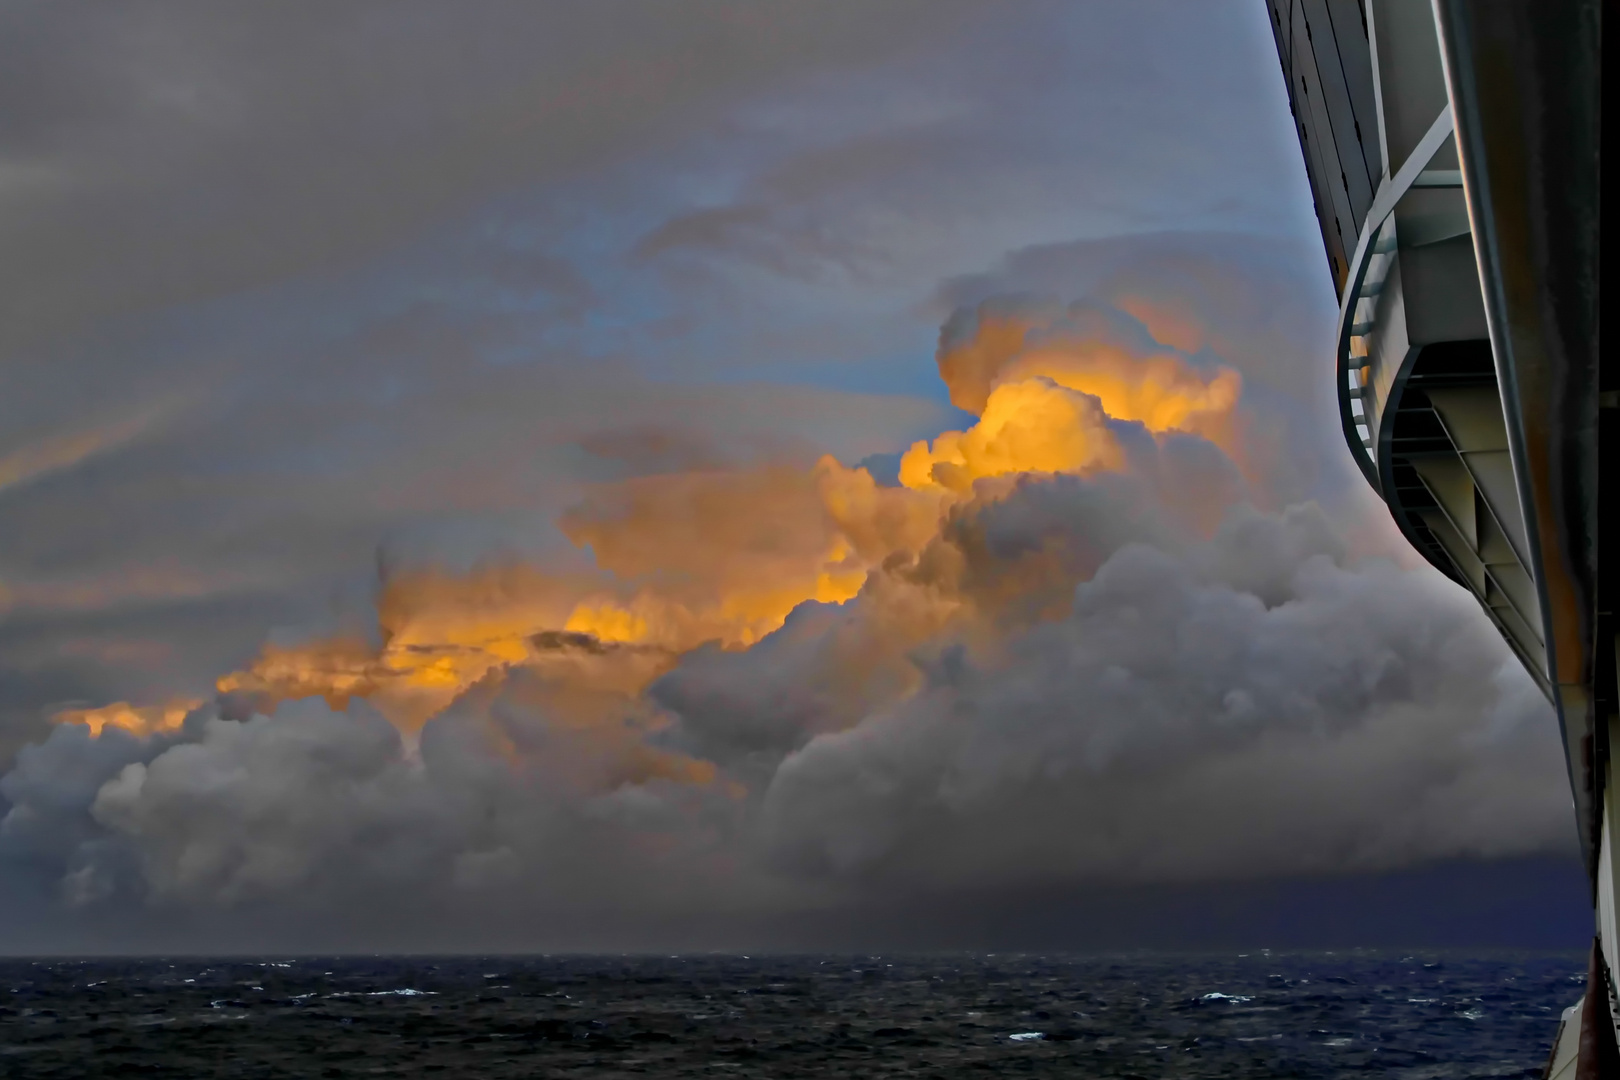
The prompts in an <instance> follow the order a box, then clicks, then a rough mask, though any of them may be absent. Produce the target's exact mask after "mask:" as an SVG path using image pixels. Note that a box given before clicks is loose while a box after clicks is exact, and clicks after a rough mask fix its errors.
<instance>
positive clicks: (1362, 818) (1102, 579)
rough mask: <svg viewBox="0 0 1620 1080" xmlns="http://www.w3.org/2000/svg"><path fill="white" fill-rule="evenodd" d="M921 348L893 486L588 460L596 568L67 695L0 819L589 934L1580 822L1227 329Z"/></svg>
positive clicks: (1354, 859) (476, 919) (417, 605)
mask: <svg viewBox="0 0 1620 1080" xmlns="http://www.w3.org/2000/svg"><path fill="white" fill-rule="evenodd" d="M938 361H939V368H940V373H941V376H942V377H943V378H944V380H945V382H946V384H947V385H948V387H949V390H950V395H951V399H952V401H953V402H954V403H955V404H956V405H958V406H959V407H960V408H962V409H964V410H966V411H967V412H969V413H971V414H973V415H974V417H975V418H976V419H975V420H974V422H973V423H971V424H969V425H966V426H965V427H964V429H963V430H960V431H947V432H943V433H940V434H939V435H937V436H936V437H935V438H933V439H931V440H926V441H922V442H918V443H916V444H915V445H913V446H911V447H910V448H909V449H908V450H905V451H904V453H903V455H902V456H901V459H900V464H899V482H898V483H897V484H892V485H891V484H885V483H880V482H879V481H878V480H876V479H874V477H873V476H872V475H871V473H870V472H869V471H868V470H867V469H864V468H851V467H849V466H846V465H844V464H841V463H839V462H838V461H835V460H832V459H831V458H826V459H823V460H821V461H820V462H819V463H816V464H814V465H813V466H809V467H791V466H786V465H781V464H773V465H768V466H761V467H758V468H697V469H693V470H689V471H684V472H673V473H663V474H659V475H650V476H642V477H635V478H631V479H628V480H623V481H618V482H615V483H611V484H606V485H603V486H601V487H599V488H598V489H596V490H594V491H593V492H592V493H591V494H590V496H589V497H588V498H587V499H586V500H585V501H583V502H582V503H581V504H580V505H578V506H576V507H575V508H574V509H572V510H571V511H569V512H568V513H567V514H566V515H565V516H564V517H563V519H562V520H561V522H560V525H561V527H562V529H563V531H564V533H565V534H566V535H567V536H568V537H569V538H570V539H571V540H572V541H573V542H574V543H575V544H576V545H578V546H579V547H580V548H582V549H586V550H588V551H589V553H590V554H591V556H592V558H593V559H594V566H595V569H594V570H593V571H590V572H584V573H581V572H567V573H563V572H553V571H551V570H548V569H547V568H545V567H534V566H522V565H491V566H487V567H484V568H481V569H478V570H475V571H473V572H471V573H468V574H453V573H449V572H447V571H439V570H427V569H423V570H412V571H399V572H396V573H394V574H392V575H391V576H390V577H389V578H388V580H387V581H386V582H385V583H384V586H383V588H382V590H381V593H380V597H379V601H378V619H377V631H376V634H375V635H374V636H371V637H355V638H341V639H330V640H316V641H308V642H305V643H303V644H291V645H288V644H280V645H276V646H266V647H265V649H264V650H263V652H262V653H261V654H260V655H259V656H258V658H257V659H256V660H255V661H254V662H253V663H252V664H251V665H249V666H248V667H246V668H245V669H244V670H241V671H236V672H231V673H226V674H224V675H222V676H221V677H220V679H219V681H218V694H217V696H216V697H215V698H214V699H213V700H210V701H206V702H196V701H175V702H168V703H164V702H147V703H133V704H132V703H128V702H120V703H116V704H113V705H108V706H106V707H104V708H100V709H80V710H77V711H72V712H66V713H63V714H61V715H60V716H59V720H60V721H61V723H60V724H59V725H58V726H57V727H56V728H55V729H54V730H53V731H52V733H51V735H50V737H49V739H47V740H46V741H45V742H43V743H42V744H40V745H36V746H32V747H29V748H28V749H26V750H25V751H24V752H23V753H22V754H21V756H20V757H19V758H18V760H17V763H16V765H15V767H14V768H13V770H12V771H11V772H10V773H9V774H8V775H7V776H5V778H4V779H3V780H0V791H3V792H4V795H5V797H6V798H7V799H8V800H9V801H10V810H9V812H8V813H7V815H6V817H5V819H4V822H3V824H0V844H3V851H4V854H5V858H7V859H8V860H10V861H11V863H12V865H13V866H14V867H18V868H21V867H24V866H26V867H27V868H29V869H30V870H31V872H32V874H33V880H38V881H42V882H44V883H46V886H47V887H48V889H49V890H50V893H51V896H52V898H53V899H52V902H53V903H55V904H58V905H59V906H60V907H61V908H62V909H63V910H67V911H76V912H78V913H80V917H83V918H86V919H102V920H105V919H119V918H125V919H129V918H137V917H153V918H156V917H159V916H165V915H167V916H175V915H176V914H177V913H178V915H181V916H185V917H203V916H206V917H209V918H215V917H223V916H222V915H221V913H227V914H228V913H230V912H264V911H281V912H289V913H293V915H298V916H299V917H301V915H300V913H302V915H307V914H310V913H320V914H323V915H324V916H327V917H333V918H338V917H342V918H350V919H353V918H354V913H356V912H368V913H372V914H371V915H369V916H368V918H376V919H381V920H383V921H387V920H396V921H397V923H398V925H401V926H415V927H435V928H438V929H440V930H442V929H443V928H444V927H445V926H458V925H460V926H468V927H475V926H479V927H481V926H489V925H495V924H499V925H504V926H508V927H516V928H517V929H516V930H514V931H513V933H514V934H516V937H512V938H509V939H506V940H507V941H508V943H511V942H521V941H532V942H534V943H563V944H566V943H567V942H566V940H561V941H559V939H558V938H557V936H556V928H557V927H576V928H577V927H582V926H590V927H594V928H595V931H596V932H599V933H606V934H608V935H609V936H610V937H611V928H612V927H613V926H617V925H622V926H630V925H637V926H641V927H643V928H645V927H646V926H649V925H652V926H667V927H674V926H678V925H680V922H681V920H682V919H685V918H695V917H698V916H704V915H712V914H714V913H716V912H719V913H732V914H735V915H738V916H739V917H748V918H770V917H774V918H790V917H792V916H793V915H794V913H795V912H802V911H805V910H807V909H816V910H823V911H824V910H827V909H835V910H860V908H861V905H863V904H870V903H884V904H888V903H894V902H899V901H900V900H901V899H903V898H907V897H912V898H916V897H927V896H939V895H948V894H951V893H953V892H971V891H974V890H984V889H987V888H989V889H1020V888H1046V887H1070V886H1083V885H1085V884H1086V883H1143V882H1186V881H1194V880H1208V879H1230V878H1238V877H1248V876H1265V875H1291V874H1300V873H1317V872H1341V871H1346V870H1378V869H1387V868H1395V867H1401V866H1405V865H1410V864H1414V863H1418V862H1422V861H1425V860H1432V859H1437V858H1451V857H1467V856H1484V857H1489V856H1504V855H1515V854H1526V853H1534V852H1541V851H1547V850H1554V849H1558V848H1559V847H1560V845H1561V844H1562V843H1563V842H1564V839H1565V834H1566V832H1567V831H1568V830H1567V826H1568V806H1567V799H1566V797H1565V795H1564V793H1563V790H1562V787H1561V785H1560V784H1559V783H1558V781H1557V778H1558V776H1559V763H1558V761H1557V753H1558V751H1557V741H1556V740H1555V739H1554V738H1552V737H1551V735H1550V731H1549V728H1548V724H1549V718H1548V714H1547V710H1546V708H1545V706H1544V704H1543V703H1542V702H1541V701H1540V699H1539V697H1538V696H1537V695H1536V692H1535V690H1534V688H1533V687H1532V686H1531V684H1530V683H1529V681H1528V680H1527V679H1526V678H1525V677H1524V676H1523V675H1522V673H1521V672H1520V671H1519V669H1518V667H1517V665H1516V664H1515V663H1514V662H1513V661H1512V660H1511V658H1509V657H1508V655H1507V654H1506V652H1505V650H1504V649H1503V648H1502V646H1501V644H1500V643H1499V642H1498V641H1497V640H1496V638H1495V636H1494V635H1493V634H1492V632H1491V630H1490V628H1489V627H1488V626H1487V625H1485V624H1484V623H1483V622H1482V621H1481V620H1480V619H1479V617H1478V615H1477V613H1476V612H1475V610H1474V608H1473V605H1472V604H1471V602H1470V601H1469V600H1468V598H1467V597H1466V596H1464V595H1463V594H1462V593H1461V592H1460V591H1458V590H1455V589H1453V588H1451V587H1450V586H1448V585H1446V584H1445V583H1444V582H1442V581H1440V580H1439V579H1438V578H1437V577H1436V576H1435V575H1434V574H1433V573H1432V572H1430V571H1428V570H1411V569H1402V568H1400V567H1399V566H1397V565H1396V564H1395V563H1394V562H1390V561H1381V560H1362V559H1354V558H1351V557H1350V555H1349V554H1347V551H1346V549H1345V548H1344V546H1343V544H1342V543H1341V541H1340V540H1339V539H1338V538H1337V532H1336V529H1335V527H1334V525H1333V524H1332V523H1331V522H1330V520H1329V519H1328V517H1327V516H1326V515H1325V514H1324V513H1323V512H1322V511H1321V510H1319V509H1318V508H1317V507H1316V506H1315V505H1314V504H1311V503H1303V504H1294V505H1278V504H1277V499H1276V496H1275V493H1274V492H1272V491H1270V490H1268V489H1267V486H1266V482H1265V480H1264V477H1266V476H1268V475H1271V473H1272V471H1273V469H1272V465H1273V463H1270V462H1267V461H1264V460H1259V459H1258V457H1257V451H1256V450H1255V449H1254V448H1255V447H1259V446H1265V445H1267V443H1266V441H1265V440H1264V439H1254V438H1252V437H1251V435H1252V432H1253V429H1254V428H1255V427H1256V426H1257V425H1264V424H1266V423H1267V422H1268V421H1267V420H1266V418H1265V417H1264V416H1261V415H1258V414H1257V413H1255V412H1254V408H1255V407H1254V406H1251V405H1246V404H1245V400H1244V397H1243V383H1242V379H1241V377H1240V376H1239V374H1238V372H1237V371H1236V370H1234V368H1233V367H1230V366H1227V363H1226V362H1223V361H1222V360H1221V359H1219V358H1218V357H1216V356H1215V354H1214V353H1212V352H1210V351H1209V350H1207V349H1205V350H1202V351H1200V352H1198V353H1196V354H1189V353H1187V352H1185V351H1182V350H1179V349H1177V348H1175V347H1172V346H1171V345H1168V344H1165V343H1163V342H1161V341H1159V340H1156V339H1155V338H1154V336H1153V335H1152V334H1151V333H1150V332H1149V331H1148V330H1147V329H1146V327H1145V325H1144V324H1143V323H1142V322H1140V321H1138V320H1137V319H1136V318H1134V317H1132V316H1130V315H1128V314H1126V313H1125V312H1124V311H1122V310H1120V309H1119V308H1116V307H1114V306H1111V305H1108V304H1104V303H1101V302H1090V301H1087V302H1081V303H1076V304H1073V305H1070V306H1067V307H1064V306H1058V305H1049V304H1035V303H1030V302H1025V301H1019V300H1012V299H1005V298H1000V299H991V300H988V301H985V302H983V303H979V304H975V305H971V306H968V307H965V308H963V309H962V310H959V311H958V312H957V313H956V314H955V315H954V316H953V317H952V318H951V319H950V320H949V322H948V323H947V325H946V327H945V329H944V330H943V332H942V334H941V341H940V347H939V353H938ZM378 912H381V913H383V914H376V913H378ZM135 913H145V915H137V914H135ZM333 913H339V915H333ZM289 917H292V916H289ZM604 928H605V929H604ZM673 932H674V931H671V933H673ZM524 933H528V934H529V936H528V937H524ZM548 935H550V936H548ZM452 937H453V935H452ZM434 940H440V939H437V938H436V939H434ZM444 940H450V939H449V938H446V939H444ZM469 940H470V939H469ZM592 940H600V939H592Z"/></svg>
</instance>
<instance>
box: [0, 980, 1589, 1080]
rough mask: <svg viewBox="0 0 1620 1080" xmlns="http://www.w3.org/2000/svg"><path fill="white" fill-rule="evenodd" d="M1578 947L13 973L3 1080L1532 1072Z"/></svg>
mask: <svg viewBox="0 0 1620 1080" xmlns="http://www.w3.org/2000/svg"><path fill="white" fill-rule="evenodd" d="M1585 967H1586V964H1585V958H1584V957H1583V956H1580V955H1577V954H1570V953H1490V954H1481V953H1456V952H1433V953H1430V952H1424V953H1398V952H1364V951H1352V952H1290V953H1282V952H1277V953H1268V952H1253V953H1249V954H1246V955H1240V954H1236V953H1230V954H1225V955H1208V954H1204V955H1184V956H1171V955H1164V954H1121V955H1112V956H1075V955H1039V954H992V955H985V954H973V955H935V956H865V955H863V956H760V957H746V956H718V955H702V956H672V957H644V956H636V957H623V956H552V957H541V956H523V957H517V956H499V957H488V956H486V957H404V958H402V957H362V958H356V957H342V958H321V957H299V958H289V957H277V958H254V959H244V958H233V959H196V958H167V959H102V960H5V961H0V987H3V988H4V997H3V1003H0V1076H4V1077H7V1078H16V1080H22V1078H36V1077H38V1078H43V1077H62V1078H68V1077H71V1078H74V1080H79V1078H88V1077H114V1076H118V1077H128V1076H153V1077H209V1078H215V1077H266V1078H268V1077H363V1076H387V1077H396V1076H403V1077H416V1076H435V1077H479V1078H484V1077H489V1078H498V1077H570V1078H597V1077H624V1076H631V1075H647V1076H660V1077H663V1076H668V1077H684V1076H705V1077H721V1078H744V1077H772V1078H777V1077H781V1078H786V1077H840V1078H850V1077H868V1076H872V1077H876V1076H885V1077H985V1076H1003V1075H1005V1076H1020V1077H1042V1076H1053V1077H1057V1076H1062V1077H1068V1078H1075V1077H1147V1078H1160V1077H1268V1078H1269V1077H1324V1078H1326V1077H1352V1076H1354V1077H1366V1076H1392V1077H1405V1078H1414V1080H1415V1078H1419V1077H1424V1078H1427V1077H1532V1076H1538V1075H1539V1074H1540V1070H1541V1067H1542V1065H1543V1064H1544V1062H1545V1061H1546V1056H1547V1051H1548V1048H1549V1046H1550V1044H1551V1042H1552V1039H1553V1034H1554V1031H1555V1029H1556V1027H1557V1022H1558V1016H1559V1013H1560V1012H1561V1011H1562V1009H1563V1008H1564V1007H1565V1006H1567V1005H1570V1004H1573V1003H1574V1002H1575V1001H1576V999H1577V998H1578V997H1579V996H1580V994H1581V990H1582V984H1583V981H1584V977H1585V975H1584V973H1585Z"/></svg>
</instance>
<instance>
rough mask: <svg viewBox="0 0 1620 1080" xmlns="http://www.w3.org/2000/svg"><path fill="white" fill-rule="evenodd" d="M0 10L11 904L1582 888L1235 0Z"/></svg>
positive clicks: (564, 906)
mask: <svg viewBox="0 0 1620 1080" xmlns="http://www.w3.org/2000/svg"><path fill="white" fill-rule="evenodd" d="M0 37H3V38H4V39H5V40H6V41H7V42H8V43H9V45H8V47H7V49H6V50H5V51H4V52H5V55H4V56H3V58H0V100H5V101H6V102H7V103H8V108H7V122H6V123H5V124H4V125H0V248H3V250H5V251H6V252H7V255H8V258H7V259H5V260H4V261H3V262H0V815H3V816H0V949H3V950H6V951H10V952H36V953H37V952H52V951H55V952H87V951H88V952H95V951H141V950H153V949H156V950H165V951H179V950H192V951H234V952H241V951H251V950H266V949H268V950H285V951H301V950H302V951H309V950H321V951H336V950H348V949H353V950H362V951H377V950H405V951H432V950H461V949H474V950H496V949H513V950H529V949H547V950H559V949H660V950H663V949H683V948H750V949H762V948H773V947H774V948H794V949H798V948H843V947H859V948H880V947H902V946H903V947H915V948H953V947H1005V946H1009V945H1012V946H1017V947H1031V948H1043V947H1084V948H1100V947H1111V946H1119V945H1143V944H1145V945H1161V946H1166V947H1169V946H1175V947H1195V946H1204V945H1211V944H1215V943H1223V942H1237V943H1242V944H1255V945H1265V944H1290V943H1323V942H1326V943H1330V944H1352V945H1353V944H1425V943H1432V944H1524V943H1538V944H1546V943H1556V944H1571V945H1578V944H1580V943H1581V940H1582V937H1583V935H1584V934H1586V933H1587V930H1585V929H1584V927H1586V926H1587V920H1589V915H1588V913H1587V908H1586V899H1585V896H1584V892H1583V890H1584V888H1585V886H1584V880H1583V877H1582V875H1581V872H1580V870H1579V868H1578V866H1576V864H1575V862H1574V828H1573V819H1572V812H1571V809H1570V801H1569V794H1568V787H1567V781H1566V779H1565V776H1564V770H1563V762H1562V758H1561V751H1560V749H1559V745H1558V739H1557V733H1556V725H1555V722H1554V720H1553V717H1552V713H1551V710H1550V709H1549V708H1548V707H1547V705H1546V703H1545V702H1544V701H1543V700H1542V699H1541V698H1540V696H1539V694H1538V692H1537V691H1536V690H1535V688H1534V686H1533V685H1532V684H1531V682H1530V681H1529V679H1528V677H1526V676H1525V675H1524V673H1523V672H1522V671H1521V670H1519V668H1518V667H1517V665H1516V663H1515V662H1514V661H1513V659H1512V658H1511V656H1510V655H1509V653H1508V652H1507V649H1506V647H1505V646H1504V645H1503V644H1502V643H1501V642H1500V641H1499V640H1498V639H1497V637H1496V636H1495V634H1494V632H1493V631H1492V630H1491V628H1490V626H1489V624H1488V623H1487V622H1486V620H1485V618H1484V617H1483V615H1481V614H1480V613H1479V612H1478V611H1477V610H1476V608H1475V607H1474V604H1473V602H1472V600H1471V599H1470V598H1469V597H1468V596H1467V595H1466V594H1465V593H1463V592H1462V591H1461V590H1460V589H1458V588H1456V587H1454V586H1452V585H1451V584H1449V583H1448V582H1446V581H1445V580H1444V579H1443V578H1441V577H1440V575H1438V574H1437V573H1436V572H1434V571H1433V570H1431V569H1429V568H1428V567H1427V566H1426V564H1424V563H1423V562H1422V560H1421V559H1420V558H1419V557H1418V556H1416V555H1415V554H1414V553H1413V552H1412V551H1411V550H1410V549H1409V548H1407V546H1406V545H1405V543H1404V541H1402V540H1401V539H1400V537H1399V535H1398V534H1397V533H1396V532H1395V530H1394V528H1393V526H1392V525H1391V524H1390V523H1389V521H1388V516H1387V513H1386V512H1385V511H1384V510H1383V508H1382V505H1381V504H1380V503H1378V501H1377V500H1376V498H1374V497H1373V496H1372V494H1371V493H1370V492H1369V491H1367V490H1366V489H1365V485H1364V484H1363V483H1362V481H1361V480H1360V479H1359V477H1358V476H1357V475H1356V474H1355V472H1354V470H1353V469H1352V468H1351V467H1350V463H1349V460H1348V457H1347V455H1346V454H1345V452H1344V448H1343V447H1342V445H1341V444H1340V442H1339V435H1338V424H1337V419H1336V416H1335V414H1334V412H1333V403H1332V401H1331V381H1330V376H1329V375H1328V372H1329V369H1330V368H1329V365H1330V357H1329V345H1328V343H1329V339H1330V337H1331V333H1332V322H1333V316H1334V311H1335V302H1334V298H1333V295H1332V292H1331V282H1330V276H1329V272H1328V268H1327V264H1326V260H1325V256H1324V254H1323V252H1322V250H1321V247H1320V242H1319V239H1318V236H1317V232H1316V226H1315V222H1314V219H1313V217H1312V210H1311V199H1310V193H1309V190H1308V188H1307V186H1306V182H1305V174H1304V168H1303V164H1302V162H1301V159H1300V153H1299V147H1298V143H1297V141H1296V140H1295V138H1294V135H1293V133H1292V128H1291V122H1290V120H1289V115H1288V103H1287V99H1286V97H1285V94H1284V87H1283V84H1282V80H1281V77H1280V73H1279V71H1278V69H1277V62H1276V54H1275V51H1274V47H1273V45H1272V41H1271V37H1270V32H1269V29H1268V27H1267V25H1266V22H1265V11H1264V6H1263V5H1261V4H1256V3H1246V2H1240V0H1222V2H1218V3H1207V4H1206V3H1189V2H1185V0H1176V2H1154V0H1142V2H1138V3H1132V4H1129V5H1126V4H1118V3H1113V2H1083V0H1064V2H1054V3H1043V2H1040V0H1018V2H1016V3H987V2H983V0H979V2H967V0H962V2H958V0H926V2H925V0H878V2H866V0H863V2H853V0H851V2H841V0H825V2H822V3H817V4H815V5H805V4H794V3H786V2H782V3H773V2H759V0H751V2H746V3H745V2H706V0H691V2H688V3H682V4H680V5H671V4H663V3H653V2H620V0H602V2H596V3H592V4H589V5H585V4H574V5H564V4H551V5H539V4H530V3H501V2H498V0H478V2H476V3H470V4H446V3H427V2H419V0H390V2H387V3H380V2H379V3H366V2H358V0H357V2H355V3H348V4H343V5H329V4H314V3H310V4H297V3H278V4H262V5H229V6H224V7H221V6H219V5H211V4H201V3H197V4H186V3H174V2H152V3H130V4H122V5H118V6H116V7H63V6H61V5H55V4H47V3H41V2H28V0H18V2H14V3H10V4H6V5H4V6H0Z"/></svg>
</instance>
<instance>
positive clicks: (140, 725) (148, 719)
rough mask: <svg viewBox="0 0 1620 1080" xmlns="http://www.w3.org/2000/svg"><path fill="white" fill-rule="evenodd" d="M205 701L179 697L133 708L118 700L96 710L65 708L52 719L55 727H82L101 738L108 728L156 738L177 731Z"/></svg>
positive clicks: (127, 703)
mask: <svg viewBox="0 0 1620 1080" xmlns="http://www.w3.org/2000/svg"><path fill="white" fill-rule="evenodd" d="M201 704H202V702H201V701H198V700H195V699H189V698H177V699H175V700H173V701H168V702H165V703H163V704H161V705H131V704H130V703H129V702H127V701H115V702H113V703H112V704H111V705H103V706H101V707H100V708H96V709H63V710H62V711H61V712H58V713H56V714H55V715H54V716H52V717H51V722H52V723H56V724H83V725H85V726H86V727H88V728H89V729H90V734H91V735H93V736H96V737H98V738H99V737H100V736H101V733H102V732H103V731H105V730H106V729H107V728H110V727H111V728H118V729H119V730H121V731H127V732H129V733H130V734H131V735H141V736H146V735H156V734H159V733H160V732H165V731H178V730H179V729H180V726H181V725H182V724H184V723H185V720H186V714H187V713H189V712H191V710H193V709H195V708H197V706H199V705H201Z"/></svg>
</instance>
